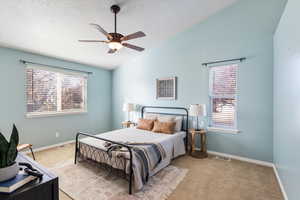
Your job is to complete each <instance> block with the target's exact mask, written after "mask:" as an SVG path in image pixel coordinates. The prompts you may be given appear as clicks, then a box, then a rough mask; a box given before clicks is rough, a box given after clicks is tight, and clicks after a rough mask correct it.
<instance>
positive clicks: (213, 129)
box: [207, 64, 240, 134]
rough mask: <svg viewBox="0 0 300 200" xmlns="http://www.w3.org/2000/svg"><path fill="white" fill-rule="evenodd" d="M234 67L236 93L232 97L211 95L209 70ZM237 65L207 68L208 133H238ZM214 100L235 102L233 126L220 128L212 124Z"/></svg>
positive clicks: (220, 126)
mask: <svg viewBox="0 0 300 200" xmlns="http://www.w3.org/2000/svg"><path fill="white" fill-rule="evenodd" d="M232 65H235V66H236V80H235V81H236V92H235V94H233V95H228V94H227V95H213V94H212V84H213V80H212V78H211V70H212V68H218V67H226V66H232ZM239 67H240V66H239V64H225V65H220V66H212V67H209V70H208V73H209V88H208V89H209V92H208V93H209V94H208V97H209V112H210V115H209V126H208V128H207V129H208V131H210V132H219V133H233V134H236V133H240V131H239V130H238V120H237V118H238V85H239V84H238V77H239V76H238V74H239ZM215 98H228V99H234V100H235V112H234V120H233V124H234V125H233V126H222V125H216V124H214V123H213V119H212V118H213V99H215Z"/></svg>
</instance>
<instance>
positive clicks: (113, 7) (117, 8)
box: [110, 5, 121, 33]
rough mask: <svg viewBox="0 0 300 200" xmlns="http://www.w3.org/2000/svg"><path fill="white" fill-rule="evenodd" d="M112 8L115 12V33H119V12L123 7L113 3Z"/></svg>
mask: <svg viewBox="0 0 300 200" xmlns="http://www.w3.org/2000/svg"><path fill="white" fill-rule="evenodd" d="M110 10H111V12H113V13H114V14H115V33H117V14H118V13H119V12H120V10H121V8H120V6H118V5H112V6H111V7H110Z"/></svg>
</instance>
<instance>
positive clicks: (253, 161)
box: [207, 151, 273, 167]
mask: <svg viewBox="0 0 300 200" xmlns="http://www.w3.org/2000/svg"><path fill="white" fill-rule="evenodd" d="M207 152H208V153H209V154H212V155H216V156H223V157H227V158H231V159H235V160H240V161H245V162H249V163H253V164H257V165H263V166H266V167H273V163H271V162H266V161H261V160H255V159H251V158H246V157H241V156H236V155H231V154H227V153H220V152H216V151H207Z"/></svg>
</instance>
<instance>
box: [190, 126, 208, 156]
mask: <svg viewBox="0 0 300 200" xmlns="http://www.w3.org/2000/svg"><path fill="white" fill-rule="evenodd" d="M189 132H190V134H191V136H192V137H191V138H192V141H191V156H192V157H195V158H207V157H208V154H207V147H206V131H205V130H204V129H200V130H195V129H190V130H189ZM197 134H199V135H200V138H201V149H200V151H197V150H196V149H195V136H196V135H197Z"/></svg>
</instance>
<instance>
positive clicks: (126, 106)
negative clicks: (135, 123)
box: [123, 103, 134, 122]
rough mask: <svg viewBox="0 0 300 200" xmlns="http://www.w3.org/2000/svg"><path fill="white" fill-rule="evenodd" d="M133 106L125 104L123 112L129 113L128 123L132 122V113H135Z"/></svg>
mask: <svg viewBox="0 0 300 200" xmlns="http://www.w3.org/2000/svg"><path fill="white" fill-rule="evenodd" d="M133 107H134V106H133V104H132V103H124V104H123V111H124V112H127V121H128V122H130V112H132V111H133Z"/></svg>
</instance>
